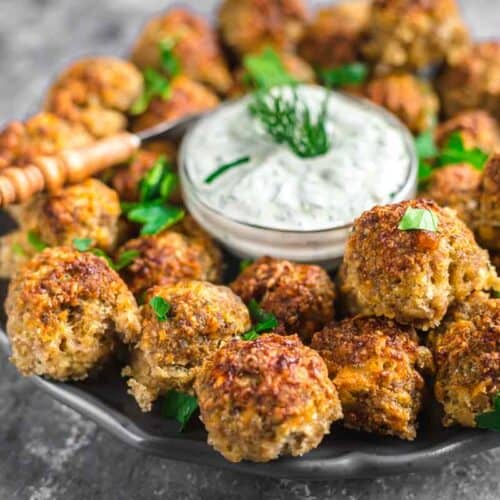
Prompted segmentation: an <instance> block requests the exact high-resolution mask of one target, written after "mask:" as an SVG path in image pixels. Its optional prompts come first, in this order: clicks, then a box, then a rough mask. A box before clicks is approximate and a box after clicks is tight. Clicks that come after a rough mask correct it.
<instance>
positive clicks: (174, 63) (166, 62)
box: [159, 38, 182, 77]
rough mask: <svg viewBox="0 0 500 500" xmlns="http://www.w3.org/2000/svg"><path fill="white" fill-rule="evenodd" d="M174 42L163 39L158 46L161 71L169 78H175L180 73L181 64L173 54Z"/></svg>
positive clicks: (169, 39)
mask: <svg viewBox="0 0 500 500" xmlns="http://www.w3.org/2000/svg"><path fill="white" fill-rule="evenodd" d="M174 46H175V41H174V40H172V39H171V38H165V39H164V40H162V41H161V42H160V44H159V49H160V57H161V65H162V69H163V70H164V71H165V73H166V74H167V75H168V76H169V77H174V76H177V75H178V74H179V73H180V72H181V69H182V68H181V62H180V61H179V59H178V58H177V56H176V55H175V54H174V52H173V49H174Z"/></svg>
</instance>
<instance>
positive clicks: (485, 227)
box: [477, 152, 500, 250]
mask: <svg viewBox="0 0 500 500" xmlns="http://www.w3.org/2000/svg"><path fill="white" fill-rule="evenodd" d="M479 204H480V211H479V226H478V230H477V234H478V238H479V241H480V243H481V244H482V245H483V246H484V247H486V248H488V249H490V250H500V152H499V153H496V154H494V155H493V156H491V157H490V159H489V160H488V163H487V164H486V167H485V168H484V174H483V185H482V187H481V197H480V201H479Z"/></svg>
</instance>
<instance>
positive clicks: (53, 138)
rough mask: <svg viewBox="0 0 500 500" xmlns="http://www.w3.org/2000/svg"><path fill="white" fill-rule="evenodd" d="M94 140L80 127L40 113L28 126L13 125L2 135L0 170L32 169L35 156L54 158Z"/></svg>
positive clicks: (3, 131)
mask: <svg viewBox="0 0 500 500" xmlns="http://www.w3.org/2000/svg"><path fill="white" fill-rule="evenodd" d="M92 140H93V138H92V136H91V135H90V134H89V133H88V132H87V131H86V130H85V129H84V128H83V127H82V126H81V125H79V124H74V123H69V122H67V121H65V120H63V119H62V118H59V117H58V116H56V115H54V114H52V113H38V114H37V115H34V116H32V117H31V118H29V119H27V120H26V121H25V122H18V121H15V122H12V123H10V124H8V125H7V126H6V127H5V128H4V129H3V130H2V131H1V132H0V169H1V168H4V167H8V166H11V165H15V166H25V165H29V164H30V163H31V162H32V161H33V159H34V158H35V157H36V156H51V155H54V154H56V153H58V152H60V151H61V150H63V149H66V148H77V147H81V146H86V145H87V144H89V143H90V142H92Z"/></svg>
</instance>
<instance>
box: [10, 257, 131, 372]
mask: <svg viewBox="0 0 500 500" xmlns="http://www.w3.org/2000/svg"><path fill="white" fill-rule="evenodd" d="M5 308H6V311H7V317H8V320H7V333H8V335H9V338H10V341H11V346H12V358H11V360H12V362H13V363H14V364H15V365H16V367H17V368H18V370H19V371H20V372H21V373H22V374H23V375H45V376H47V377H50V378H53V379H56V380H68V379H71V380H79V379H84V378H86V377H87V376H88V375H89V374H90V373H92V372H93V371H95V370H96V369H97V368H99V367H100V366H101V365H102V363H103V362H105V361H106V360H107V359H108V358H109V356H110V355H111V353H112V352H113V350H114V348H115V345H116V343H117V337H118V336H119V337H121V338H123V339H127V338H132V337H135V336H137V335H138V334H139V328H140V322H139V311H138V308H137V304H136V302H135V299H134V297H133V295H132V294H131V293H130V291H129V290H128V289H127V287H126V285H125V283H123V281H122V280H121V278H120V277H119V276H118V275H117V274H116V273H115V272H114V271H113V270H112V269H111V268H110V267H109V266H108V264H107V263H106V261H105V260H104V259H103V258H101V257H97V256H95V255H93V254H91V253H88V252H85V253H81V252H77V251H76V250H73V249H71V248H69V247H53V248H48V249H46V250H44V251H43V252H41V253H39V254H37V255H36V256H35V257H34V258H33V259H32V260H30V261H29V262H28V263H27V264H26V265H24V266H23V267H22V268H21V269H20V270H19V272H18V274H17V275H16V276H15V277H14V279H13V280H12V282H11V283H10V286H9V292H8V296H7V299H6V303H5Z"/></svg>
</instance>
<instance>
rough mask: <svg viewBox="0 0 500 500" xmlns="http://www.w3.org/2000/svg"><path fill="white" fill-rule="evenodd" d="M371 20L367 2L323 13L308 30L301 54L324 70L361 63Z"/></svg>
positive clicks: (358, 0) (331, 7) (347, 3)
mask: <svg viewBox="0 0 500 500" xmlns="http://www.w3.org/2000/svg"><path fill="white" fill-rule="evenodd" d="M369 16H370V2H369V1H367V0H355V1H352V0H349V1H344V2H342V3H340V4H334V5H329V6H327V7H324V8H323V9H320V10H319V11H318V12H317V13H316V15H315V17H314V19H313V20H312V22H311V23H310V24H309V25H308V26H307V28H306V32H305V35H304V38H303V39H302V41H301V42H300V45H299V54H300V55H301V56H302V57H303V58H304V59H305V60H306V61H308V62H309V63H310V64H312V65H314V66H319V67H321V68H331V67H335V66H340V65H343V64H347V63H351V62H354V61H357V60H359V59H360V57H361V54H360V49H361V42H362V39H363V35H364V34H365V31H366V29H367V27H368V19H369Z"/></svg>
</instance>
